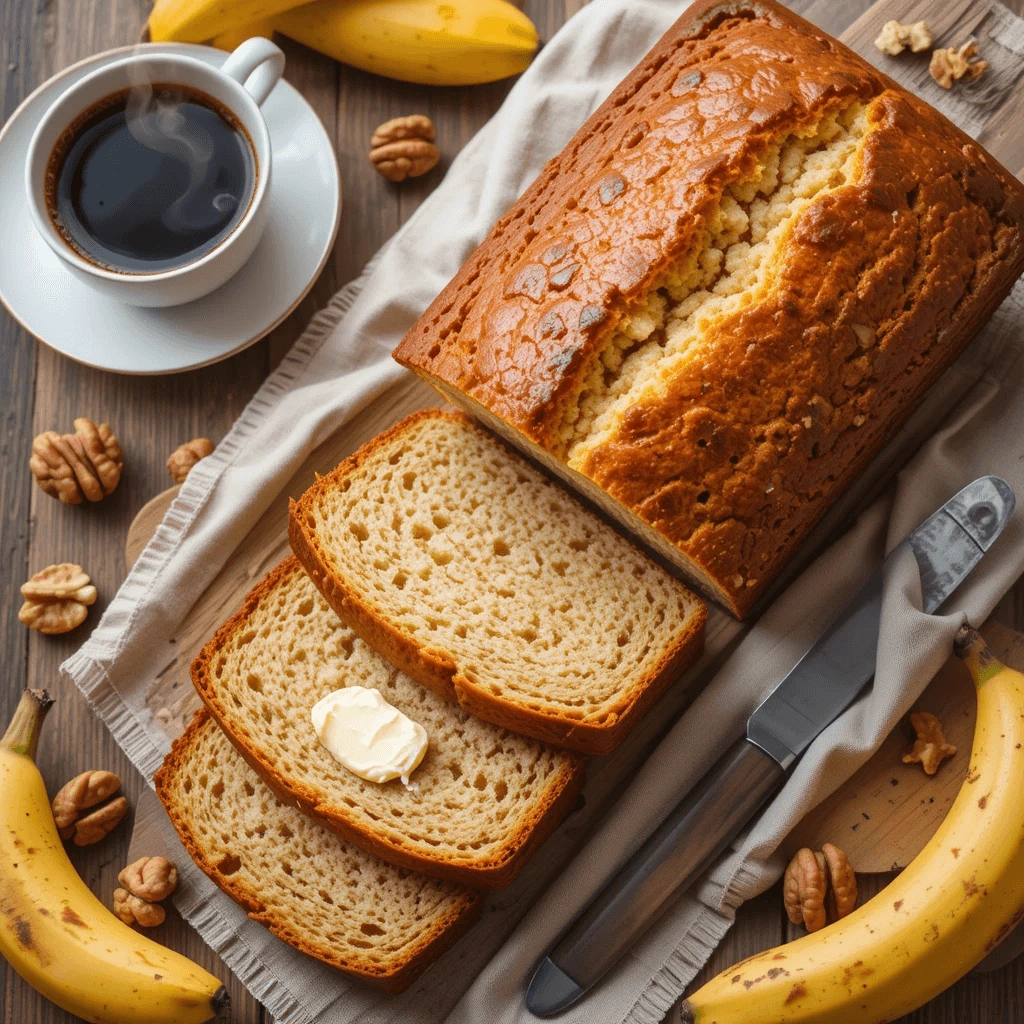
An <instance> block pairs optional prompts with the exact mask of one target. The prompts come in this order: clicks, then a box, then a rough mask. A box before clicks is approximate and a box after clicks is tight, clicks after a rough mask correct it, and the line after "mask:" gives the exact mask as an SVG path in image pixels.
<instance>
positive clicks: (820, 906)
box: [782, 843, 857, 932]
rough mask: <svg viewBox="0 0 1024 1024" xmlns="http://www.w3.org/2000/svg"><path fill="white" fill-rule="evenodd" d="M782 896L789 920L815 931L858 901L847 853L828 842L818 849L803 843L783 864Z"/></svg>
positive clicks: (843, 914)
mask: <svg viewBox="0 0 1024 1024" xmlns="http://www.w3.org/2000/svg"><path fill="white" fill-rule="evenodd" d="M782 898H783V902H784V903H785V906H786V914H787V916H788V917H789V919H790V921H792V922H793V924H797V925H800V924H802V925H803V926H804V927H805V928H806V929H807V931H809V932H816V931H819V930H820V929H822V928H824V927H825V925H826V924H832V923H833V922H835V921H838V920H840V919H841V918H844V917H846V915H847V914H849V913H850V912H851V911H852V910H853V908H854V907H855V906H856V905H857V875H856V874H855V873H854V870H853V867H852V865H851V864H850V861H849V858H848V857H847V856H846V854H845V853H843V851H842V850H840V849H839V848H838V847H836V846H833V845H832V844H831V843H825V844H824V846H823V847H822V850H821V853H815V852H814V851H813V850H809V849H807V848H806V847H804V848H803V849H802V850H797V852H796V856H795V857H794V858H793V859H792V860H791V861H790V862H789V867H787V868H786V877H785V880H784V882H783V889H782Z"/></svg>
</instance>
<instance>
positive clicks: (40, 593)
mask: <svg viewBox="0 0 1024 1024" xmlns="http://www.w3.org/2000/svg"><path fill="white" fill-rule="evenodd" d="M21 596H22V597H23V598H25V603H24V604H23V605H22V606H21V610H20V611H19V612H18V618H19V619H20V620H21V621H22V622H23V623H24V624H25V625H26V626H28V628H29V629H36V630H38V631H39V632H40V633H46V634H48V635H54V634H57V633H67V632H69V631H70V630H72V629H74V628H75V627H76V626H80V625H81V624H82V623H83V622H85V617H86V615H88V614H89V605H91V604H95V603H96V588H95V587H94V586H93V585H92V583H91V582H90V581H89V576H88V574H87V573H86V572H85V571H84V570H83V569H82V567H81V566H80V565H74V564H73V563H72V562H61V563H60V564H59V565H50V566H47V567H46V568H45V569H43V570H41V571H40V572H37V573H36V574H35V576H33V577H32V579H30V580H29V581H28V582H27V583H23V584H22V585H21Z"/></svg>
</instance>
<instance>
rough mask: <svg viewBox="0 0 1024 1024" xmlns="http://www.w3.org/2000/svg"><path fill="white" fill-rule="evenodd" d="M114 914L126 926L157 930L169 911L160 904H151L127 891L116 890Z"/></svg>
mask: <svg viewBox="0 0 1024 1024" xmlns="http://www.w3.org/2000/svg"><path fill="white" fill-rule="evenodd" d="M114 913H115V914H116V915H117V916H118V917H119V918H120V919H121V920H122V921H124V923H125V924H137V925H140V926H141V927H142V928H157V927H159V926H160V925H162V924H163V923H164V921H165V920H166V919H167V911H166V910H164V908H163V907H161V906H160V904H159V903H150V902H148V901H147V900H143V899H139V897H138V896H136V895H134V894H133V893H130V892H128V891H127V890H126V889H115V890H114Z"/></svg>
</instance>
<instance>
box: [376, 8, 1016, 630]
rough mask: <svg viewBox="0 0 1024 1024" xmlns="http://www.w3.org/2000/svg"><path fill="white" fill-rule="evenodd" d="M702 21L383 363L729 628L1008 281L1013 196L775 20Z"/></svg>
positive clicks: (802, 27)
mask: <svg viewBox="0 0 1024 1024" xmlns="http://www.w3.org/2000/svg"><path fill="white" fill-rule="evenodd" d="M695 9H696V14H688V15H684V16H683V18H682V19H681V20H680V22H678V23H677V24H676V26H674V28H673V29H672V30H670V32H669V33H668V34H667V35H666V36H665V38H664V39H663V40H662V42H661V43H660V44H659V45H658V46H656V47H655V49H654V50H653V51H652V52H651V53H650V54H649V55H648V57H647V58H646V59H645V60H644V61H643V62H642V63H641V65H640V66H639V67H638V68H637V69H636V70H635V71H634V72H633V73H632V74H631V75H630V76H629V77H628V78H627V79H626V80H625V81H624V82H623V83H622V85H621V86H620V87H619V88H618V89H617V90H616V91H615V92H614V93H613V94H612V96H611V97H609V99H608V101H607V102H606V103H605V104H604V105H603V106H602V107H601V108H600V109H599V110H598V111H597V112H596V113H595V114H594V115H593V117H592V118H591V119H590V120H589V121H588V122H587V124H586V125H584V127H583V129H581V131H580V132H579V133H578V134H577V135H576V137H575V138H574V139H573V140H572V141H571V142H570V143H569V145H568V146H567V147H566V149H565V150H564V151H563V153H562V154H560V155H559V156H558V157H556V158H555V159H554V160H552V161H551V162H550V163H549V164H548V166H547V167H546V168H545V170H544V171H543V172H542V174H541V175H540V177H539V178H538V180H537V181H536V182H535V184H534V185H533V186H532V187H531V188H530V189H529V190H528V192H527V193H526V194H525V195H524V196H523V198H522V199H521V200H520V201H519V202H518V203H517V204H516V205H515V206H514V207H513V208H512V210H511V211H510V212H509V213H508V214H507V215H506V216H505V217H504V218H503V219H502V220H501V221H499V223H498V224H497V226H496V227H495V229H494V230H493V232H492V233H491V235H490V236H489V238H488V239H487V240H485V242H484V243H483V244H482V245H481V246H480V248H479V249H478V250H477V252H476V253H475V254H474V255H473V256H472V257H471V258H470V260H469V261H467V263H466V265H465V266H464V268H463V269H462V271H461V272H460V274H459V275H457V276H456V278H455V279H454V280H453V282H452V283H451V284H450V285H449V286H448V287H447V288H446V289H445V291H444V292H442V294H441V295H440V296H439V297H438V299H437V300H436V301H435V302H434V303H433V304H432V306H431V307H430V308H429V309H428V310H427V312H426V313H425V314H424V316H423V317H422V318H421V320H420V321H419V322H418V324H417V325H416V326H415V327H414V328H413V329H412V330H411V331H410V333H409V334H408V335H407V336H406V338H405V340H404V341H403V342H402V344H401V345H400V346H399V348H398V349H397V350H396V357H397V358H398V359H399V361H400V362H402V363H404V364H405V365H408V366H411V367H413V368H414V369H417V370H418V371H420V372H421V373H423V374H424V375H425V376H426V377H427V379H429V380H434V381H435V382H438V383H439V384H440V385H442V386H443V389H444V391H445V393H446V394H447V395H448V396H449V397H456V398H458V396H459V395H460V394H462V395H464V396H466V399H467V405H470V406H472V403H478V404H479V406H482V407H483V408H485V409H486V410H488V411H489V412H490V413H493V414H494V415H496V416H498V417H500V418H501V419H502V420H503V421H504V422H505V423H507V424H509V425H511V427H513V428H515V431H516V432H518V435H519V441H517V443H519V444H521V445H522V446H523V447H525V448H527V449H529V448H530V446H536V447H537V448H539V449H540V450H543V451H545V452H546V453H550V454H551V455H552V456H553V457H554V458H555V459H556V460H557V461H558V462H559V464H560V465H561V467H562V469H561V472H562V473H563V475H565V476H566V478H567V479H570V481H571V480H572V479H573V477H574V474H582V476H583V477H584V478H587V479H589V480H590V481H592V482H593V483H595V484H597V485H598V486H599V487H601V488H603V489H604V490H605V491H606V492H607V493H608V494H610V495H611V496H612V497H613V498H615V499H617V501H618V502H619V503H620V506H619V508H620V511H619V512H617V513H616V515H618V516H619V517H620V518H621V519H622V520H623V522H624V523H626V525H630V524H631V521H632V517H635V518H637V519H639V520H640V521H641V522H642V523H643V524H646V526H649V527H652V528H653V529H654V530H656V531H657V532H658V533H659V534H660V535H661V536H662V537H664V538H665V540H667V541H668V542H669V544H670V545H674V546H675V548H676V549H678V550H679V551H680V552H681V557H680V558H679V560H678V561H679V566H680V568H681V569H682V570H683V571H684V572H689V573H690V574H691V575H692V576H693V578H694V579H695V580H696V582H697V583H698V584H699V585H701V586H702V587H703V588H704V589H706V590H708V591H709V592H711V593H713V594H715V595H717V596H718V597H719V598H720V599H723V600H724V601H725V602H726V603H727V604H731V605H732V607H733V609H734V610H735V611H737V612H739V613H744V612H745V611H747V610H748V609H749V608H750V606H751V605H752V604H753V601H754V600H755V598H756V597H757V596H758V595H759V594H760V593H761V592H762V591H763V590H764V588H765V587H766V586H767V584H768V583H769V582H770V580H771V579H772V577H773V576H774V575H775V574H776V573H777V572H778V570H779V569H780V568H781V567H782V565H784V564H785V562H786V560H787V559H788V557H789V556H790V555H791V554H792V552H793V550H794V549H795V547H796V545H797V544H798V543H799V541H800V540H801V539H802V538H803V537H804V536H805V535H806V534H807V532H808V531H809V530H810V528H811V527H812V526H813V524H814V522H815V521H816V520H817V519H818V518H819V517H820V515H821V514H822V513H823V512H824V511H825V509H826V508H827V507H828V505H829V504H830V503H831V501H832V500H833V499H834V498H835V497H836V496H837V495H838V494H839V493H841V492H842V490H843V489H844V488H845V486H846V485H847V484H848V483H849V481H850V480H851V479H852V478H853V476H854V475H855V474H856V473H857V472H859V471H860V470H861V469H862V468H863V467H864V466H866V464H867V462H868V461H869V460H870V458H871V457H872V455H873V454H874V453H876V452H877V451H878V449H879V448H880V447H881V445H882V444H883V443H884V442H885V441H886V440H887V439H888V438H889V437H891V435H892V433H893V431H894V429H895V428H896V427H897V426H898V425H899V424H900V423H902V421H903V420H904V419H905V418H906V417H907V416H908V415H909V413H910V411H911V410H912V408H913V407H914V405H915V404H916V402H917V400H918V399H919V398H920V397H921V395H923V393H924V391H925V390H926V389H927V387H928V386H929V385H930V384H931V383H932V382H933V381H934V380H935V378H936V377H937V376H938V375H939V373H940V372H941V371H942V369H943V368H944V367H945V366H946V365H948V364H949V362H950V361H951V360H952V359H953V357H954V356H955V355H956V354H957V352H958V351H959V350H960V348H962V346H963V345H964V344H965V343H966V341H967V340H968V339H969V338H970V336H971V335H972V334H973V332H974V331H975V330H976V329H977V327H978V326H979V325H980V323H981V322H982V321H983V318H984V317H985V316H986V315H987V314H988V313H989V312H990V311H991V310H992V309H993V308H994V307H995V305H996V304H997V303H998V302H999V301H1000V300H1001V298H1002V297H1003V296H1004V295H1005V294H1006V292H1007V291H1008V290H1009V288H1010V286H1011V285H1012V283H1013V281H1014V280H1015V279H1016V278H1017V276H1018V275H1019V274H1020V272H1021V269H1022V268H1024V242H1022V226H1024V187H1022V186H1021V184H1020V183H1019V182H1017V181H1016V180H1015V179H1014V178H1013V177H1012V175H1010V174H1009V173H1008V172H1006V171H1005V170H1004V169H1003V168H1002V167H1000V166H999V164H998V163H996V161H994V160H993V159H992V158H991V157H990V156H988V154H986V153H985V152H984V151H983V150H982V149H981V148H980V147H978V146H977V145H976V144H974V143H973V142H972V141H971V140H970V139H969V138H968V137H967V136H966V135H964V134H963V133H962V132H960V131H959V130H958V129H957V128H955V127H954V126H953V125H952V124H950V123H949V122H948V121H946V120H945V118H943V117H942V116H941V115H940V114H938V113H937V112H936V111H934V110H933V109H932V108H930V107H928V106H927V105H926V104H924V103H922V102H921V101H920V100H918V99H916V98H915V97H913V96H911V95H910V94H908V93H906V92H905V91H903V90H901V89H899V88H898V87H896V86H895V85H894V83H892V82H890V81H889V80H888V79H886V78H884V77H882V76H881V75H880V74H879V73H878V72H877V71H875V70H874V69H873V68H871V66H870V65H868V64H867V63H866V62H864V61H862V60H861V59H860V58H859V57H857V56H856V55H855V54H853V53H852V52H850V51H849V50H847V49H846V48H845V47H843V46H841V45H840V44H839V43H837V42H836V41H835V40H833V39H830V38H829V37H828V36H826V35H824V34H822V33H820V32H819V31H818V30H817V29H814V28H813V27H812V26H810V25H808V24H807V23H805V22H802V21H801V20H800V19H797V18H795V17H794V16H793V15H791V14H790V13H788V12H786V11H785V10H784V9H782V8H781V7H779V6H778V5H775V4H772V3H764V4H759V5H757V8H756V9H751V10H749V11H743V10H739V11H738V12H737V11H735V9H733V8H731V7H730V9H729V12H722V11H721V10H718V9H715V8H713V7H709V6H708V5H703V6H697V7H696V8H695ZM503 433H505V434H506V436H509V434H508V433H507V432H504V431H503Z"/></svg>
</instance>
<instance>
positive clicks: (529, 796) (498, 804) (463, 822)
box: [192, 558, 584, 889]
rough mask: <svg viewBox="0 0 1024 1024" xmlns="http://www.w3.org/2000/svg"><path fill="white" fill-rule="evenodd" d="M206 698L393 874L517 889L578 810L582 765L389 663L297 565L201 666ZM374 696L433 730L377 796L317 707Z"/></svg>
mask: <svg viewBox="0 0 1024 1024" xmlns="http://www.w3.org/2000/svg"><path fill="white" fill-rule="evenodd" d="M192 679H193V682H194V683H195V686H196V689H197V690H198V691H199V695H200V696H201V697H202V699H203V701H204V702H205V703H206V706H207V707H208V708H209V710H210V711H211V712H212V714H213V716H214V718H216V720H217V722H218V723H219V724H220V726H221V728H222V729H223V730H224V732H225V733H226V734H227V735H228V737H229V738H230V739H231V740H232V742H233V743H234V744H235V746H236V747H237V748H238V750H239V752H240V753H241V754H242V756H243V757H244V758H245V759H246V760H247V761H248V762H249V764H250V765H251V766H252V767H253V768H254V769H255V770H256V771H257V772H258V773H259V774H260V776H261V777H262V778H263V779H264V781H265V782H266V783H267V784H268V785H269V786H270V787H271V788H272V789H273V790H275V792H277V793H278V795H279V796H280V797H281V798H282V799H284V800H287V801H288V802H289V803H291V804H293V805H295V806H297V807H299V808H300V809H301V810H302V811H304V812H305V813H306V814H308V815H309V816H310V817H312V818H313V819H314V820H315V821H317V822H318V823H319V824H320V825H323V826H324V827H326V828H329V829H331V830H333V831H335V832H337V833H338V834H339V835H341V836H343V837H345V838H346V839H350V840H351V841H353V842H355V843H358V844H360V845H361V846H363V847H365V848H366V849H368V850H370V851H371V852H373V853H376V854H377V855H378V856H380V857H383V858H384V859H385V860H388V861H391V862H392V863H394V864H399V865H402V866H403V867H407V868H412V869H414V870H417V871H422V872H423V873H424V874H428V875H432V876H435V877H438V878H446V879H448V880H450V881H455V882H463V883H465V884H467V885H473V886H475V887H476V888H480V889H499V888H502V887H504V886H506V885H508V884H509V883H510V882H511V881H512V879H513V878H514V877H515V875H516V874H517V873H518V872H519V870H520V869H521V868H522V866H523V864H524V863H525V862H526V860H527V859H528V858H529V856H530V854H531V853H532V852H533V850H534V849H536V847H537V846H538V845H539V844H540V843H541V842H542V841H543V840H544V839H545V838H546V837H547V836H548V835H549V834H550V832H551V831H552V829H554V828H555V826H556V825H557V824H558V823H559V822H560V821H561V820H562V818H564V817H565V815H566V814H567V813H568V812H569V811H570V810H571V809H572V807H573V804H574V803H575V800H576V796H577V794H578V793H579V790H580V788H581V787H582V785H583V776H584V770H583V761H582V760H581V759H580V758H579V757H577V756H575V755H573V754H569V753H567V752H566V751H563V750H557V749H555V748H553V747H550V746H547V745H546V744H543V743H539V742H537V741H536V740H531V739H527V738H525V737H523V736H519V735H517V734H515V733H512V732H509V731H508V730H507V729H502V728H499V727H497V726H494V725H490V724H488V723H486V722H481V721H479V720H478V719H476V718H473V717H472V716H471V715H469V714H468V713H467V712H466V711H464V710H462V708H460V707H458V705H456V704H451V703H449V702H448V701H446V700H444V699H443V698H441V697H439V696H438V695H437V694H435V693H432V692H431V691H430V690H427V689H425V688H424V687H423V686H420V684H419V683H417V682H414V681H413V680H412V679H410V678H409V677H408V676H406V675H403V674H402V673H401V672H399V671H398V670H397V669H396V668H394V667H393V666H392V665H390V664H388V663H387V662H386V661H384V659H383V658H381V657H380V655H378V654H377V653H375V652H374V651H373V650H372V649H371V648H370V647H368V646H367V645H366V644H365V643H363V641H362V640H360V639H359V638H358V637H357V636H356V635H355V633H353V632H352V630H351V629H349V628H348V627H347V626H346V625H345V624H344V623H343V622H342V621H341V620H340V619H339V618H338V616H337V615H335V613H334V612H333V611H332V610H331V608H330V606H329V605H328V604H327V602H326V601H325V600H324V599H323V597H322V596H321V595H320V593H319V592H318V591H317V589H316V587H314V586H313V583H312V582H311V581H310V579H309V577H308V576H307V575H306V573H305V572H304V571H303V569H302V566H300V565H299V563H298V561H297V560H296V559H295V558H287V559H285V561H284V562H282V563H281V564H280V565H279V566H277V568H276V569H274V570H272V571H271V572H270V574H269V575H268V576H267V577H266V578H265V579H264V580H263V581H262V582H261V583H260V584H258V585H257V586H256V587H255V589H254V590H253V591H252V593H250V594H249V596H248V597H247V598H246V600H245V603H244V604H243V606H242V608H241V609H240V610H239V611H238V613H237V614H235V615H234V616H233V617H232V618H231V619H230V620H229V621H228V622H226V623H225V624H224V625H223V626H222V627H221V629H220V630H219V631H218V632H217V634H216V636H214V637H213V639H212V640H211V641H210V642H209V643H208V644H207V645H206V646H205V647H204V648H203V650H202V651H201V652H200V654H199V656H198V657H197V658H196V659H195V662H194V663H193V665H192ZM352 685H356V686H366V687H374V688H376V689H377V690H379V691H380V693H381V695H382V696H383V697H384V698H385V700H387V701H388V702H389V703H390V704H392V705H393V706H394V707H396V708H398V710H399V711H401V712H403V713H404V714H406V715H408V716H409V717H410V718H411V719H413V721H415V722H418V723H419V724H420V725H422V726H423V727H424V728H425V729H426V731H427V736H428V742H429V746H428V747H427V753H426V755H425V757H424V758H423V761H422V762H421V764H420V765H419V767H418V768H417V769H416V770H415V771H414V772H413V774H412V780H411V781H412V783H413V789H412V791H410V790H409V789H407V788H406V787H405V786H404V785H403V784H402V782H401V781H400V780H398V779H395V780H393V781H391V782H385V783H376V782H367V781H366V780H364V779H361V778H360V777H359V776H358V775H354V774H353V773H352V772H350V771H349V770H348V769H346V768H344V767H343V766H342V765H340V764H339V763H338V762H337V761H335V760H334V758H333V757H332V756H331V755H330V753H328V751H327V750H326V749H325V748H324V747H322V746H321V745H320V742H319V741H318V739H317V736H316V733H315V732H314V730H313V725H312V722H311V719H310V710H311V709H312V707H313V705H314V704H316V702H317V701H318V700H319V699H320V698H321V697H323V696H324V695H325V694H328V693H331V692H332V691H333V690H338V689H341V688H342V687H344V686H352Z"/></svg>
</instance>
